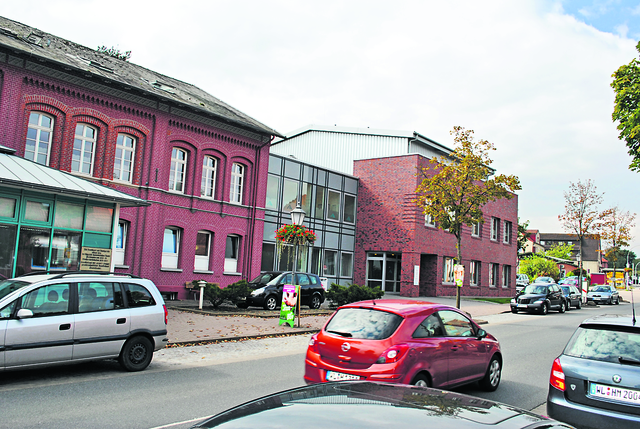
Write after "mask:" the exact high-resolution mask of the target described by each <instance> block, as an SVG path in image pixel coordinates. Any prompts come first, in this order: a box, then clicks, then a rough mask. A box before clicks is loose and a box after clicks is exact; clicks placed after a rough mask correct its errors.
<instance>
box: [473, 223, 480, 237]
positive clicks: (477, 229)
mask: <svg viewBox="0 0 640 429" xmlns="http://www.w3.org/2000/svg"><path fill="white" fill-rule="evenodd" d="M471 236H472V237H480V222H476V223H474V224H473V225H471Z"/></svg>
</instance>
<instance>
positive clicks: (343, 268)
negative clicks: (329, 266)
mask: <svg viewBox="0 0 640 429" xmlns="http://www.w3.org/2000/svg"><path fill="white" fill-rule="evenodd" d="M352 275H353V253H348V252H342V260H341V261H340V277H351V276H352Z"/></svg>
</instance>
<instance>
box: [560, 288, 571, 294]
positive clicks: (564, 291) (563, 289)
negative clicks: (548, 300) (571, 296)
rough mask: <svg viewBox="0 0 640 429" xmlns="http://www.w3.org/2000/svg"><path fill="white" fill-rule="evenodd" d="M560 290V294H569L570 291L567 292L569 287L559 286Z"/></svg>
mask: <svg viewBox="0 0 640 429" xmlns="http://www.w3.org/2000/svg"><path fill="white" fill-rule="evenodd" d="M560 288H561V289H562V292H563V293H565V294H567V293H571V291H570V290H569V286H560Z"/></svg>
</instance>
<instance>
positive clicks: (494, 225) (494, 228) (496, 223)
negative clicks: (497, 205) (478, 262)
mask: <svg viewBox="0 0 640 429" xmlns="http://www.w3.org/2000/svg"><path fill="white" fill-rule="evenodd" d="M499 229H500V219H498V218H497V217H492V218H491V241H498V236H499V235H500V234H499V231H498V230H499Z"/></svg>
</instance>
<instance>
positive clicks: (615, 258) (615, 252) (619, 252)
mask: <svg viewBox="0 0 640 429" xmlns="http://www.w3.org/2000/svg"><path fill="white" fill-rule="evenodd" d="M604 257H605V258H607V261H609V268H624V267H626V265H627V258H629V259H628V260H629V263H635V262H636V253H635V252H633V251H631V250H628V249H614V248H612V247H610V248H608V249H607V250H605V251H604Z"/></svg>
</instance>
